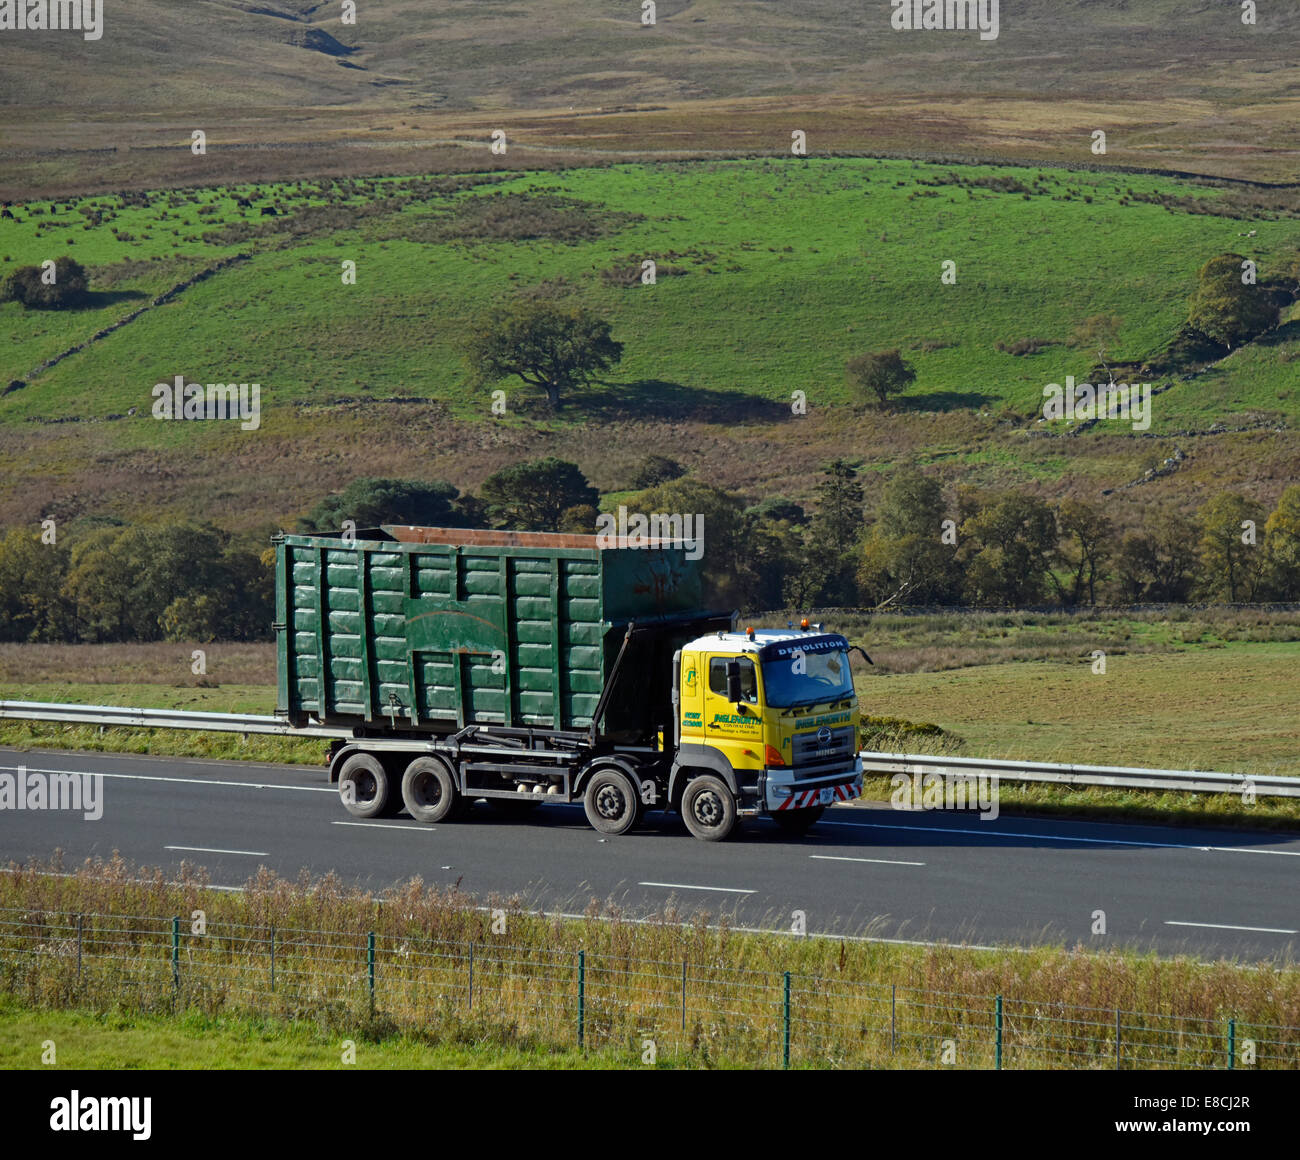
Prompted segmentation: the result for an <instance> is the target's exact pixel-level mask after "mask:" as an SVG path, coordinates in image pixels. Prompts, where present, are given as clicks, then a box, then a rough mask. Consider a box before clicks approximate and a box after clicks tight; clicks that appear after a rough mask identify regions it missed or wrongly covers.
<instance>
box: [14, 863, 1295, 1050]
mask: <svg viewBox="0 0 1300 1160" xmlns="http://www.w3.org/2000/svg"><path fill="white" fill-rule="evenodd" d="M479 901H480V900H477V899H475V898H473V897H470V896H467V895H465V894H462V893H460V892H459V891H458V890H456V889H455V888H451V889H439V888H436V887H430V886H428V885H426V884H425V883H423V882H422V881H421V880H419V879H412V880H410V881H407V882H403V883H399V884H396V885H395V886H394V887H392V888H391V889H390V890H389V891H388V892H386V894H385V896H384V899H383V901H382V903H378V902H377V901H376V900H375V899H374V898H373V897H371V896H370V895H369V894H367V893H365V892H364V891H362V890H360V889H359V888H356V887H346V886H344V885H343V884H342V883H340V882H339V880H338V879H337V878H335V877H334V876H333V875H327V876H325V877H322V878H315V879H312V878H310V877H309V876H308V875H305V874H304V875H303V876H301V877H300V878H299V879H297V880H294V881H289V880H285V879H280V878H278V877H276V876H275V875H273V874H270V873H269V872H266V871H265V870H262V871H259V873H258V875H257V876H255V877H254V878H252V879H250V880H249V882H248V883H247V885H246V887H245V889H244V890H242V891H239V892H229V891H220V892H218V891H214V890H211V889H209V888H208V887H207V884H206V879H205V877H204V876H203V874H202V872H198V873H196V872H193V871H192V870H187V869H185V868H182V872H181V876H180V878H179V879H171V880H169V879H167V878H165V877H164V876H163V874H162V873H161V871H158V870H152V869H148V868H139V867H135V866H132V865H130V864H128V863H126V862H125V861H123V860H121V859H120V858H117V857H114V858H113V859H112V860H110V861H108V862H104V861H99V860H96V861H88V862H87V863H85V864H84V865H83V866H81V867H80V868H78V869H77V870H75V871H74V872H71V873H66V872H63V870H62V867H60V866H59V865H58V864H57V863H55V864H53V865H49V866H22V867H20V866H16V865H11V866H10V867H9V868H8V870H7V872H6V873H3V874H0V993H3V994H4V995H6V996H8V999H7V1000H6V1003H7V1006H4V1005H0V1044H8V1043H13V1044H14V1045H15V1048H16V1050H17V1054H18V1055H19V1057H20V1058H22V1057H23V1053H24V1052H25V1053H26V1054H27V1055H28V1056H29V1055H30V1053H31V1051H32V1050H33V1048H32V1044H33V1043H40V1042H43V1041H44V1040H46V1039H50V1038H54V1039H55V1042H56V1046H58V1044H59V1040H58V1035H57V1034H56V1032H59V1031H60V1029H61V1028H65V1029H66V1030H67V1032H68V1034H69V1035H70V1039H69V1040H68V1041H67V1043H65V1045H64V1046H65V1048H66V1047H67V1046H68V1045H70V1046H71V1050H72V1052H73V1053H74V1056H75V1053H76V1052H78V1051H83V1052H86V1053H87V1054H86V1056H85V1058H86V1059H90V1058H108V1056H104V1057H95V1056H93V1055H91V1054H90V1053H92V1052H93V1051H95V1050H102V1051H104V1052H107V1053H111V1052H112V1051H113V1050H114V1049H113V1048H112V1047H111V1046H110V1045H108V1044H107V1043H106V1042H105V1039H104V1038H101V1039H100V1041H99V1043H100V1046H99V1047H98V1048H96V1047H95V1045H94V1043H93V1042H92V1041H91V1040H93V1039H94V1035H93V1034H92V1033H94V1032H96V1030H98V1031H99V1032H101V1033H102V1034H103V1036H104V1037H107V1036H109V1035H110V1033H116V1032H119V1031H120V1032H126V1033H127V1038H126V1039H125V1040H124V1041H123V1042H124V1044H125V1046H124V1047H122V1048H121V1050H120V1051H119V1053H118V1054H117V1055H116V1056H112V1058H114V1059H116V1060H117V1061H118V1062H117V1064H115V1066H129V1063H130V1060H131V1059H137V1060H138V1059H140V1058H141V1055H144V1056H149V1057H150V1059H151V1062H152V1053H153V1052H155V1051H157V1052H158V1053H159V1054H160V1058H161V1060H163V1061H164V1063H163V1064H160V1065H170V1064H173V1063H175V1064H183V1065H186V1066H205V1065H207V1064H208V1063H209V1062H210V1063H211V1064H212V1065H213V1066H230V1065H234V1066H247V1065H252V1064H253V1063H254V1062H256V1065H257V1066H263V1065H265V1066H277V1065H280V1064H284V1065H289V1064H290V1063H291V1061H294V1060H303V1061H305V1062H306V1064H307V1065H308V1066H335V1065H336V1063H341V1062H342V1060H341V1056H340V1055H339V1054H338V1053H339V1052H340V1051H341V1044H342V1041H343V1040H345V1039H347V1040H352V1041H353V1042H354V1043H356V1044H358V1045H359V1048H358V1058H359V1059H360V1058H361V1057H362V1056H363V1055H364V1054H365V1052H366V1051H369V1050H371V1048H369V1047H365V1048H363V1047H361V1046H360V1045H363V1044H370V1045H377V1046H376V1047H375V1048H374V1050H375V1054H374V1055H373V1056H370V1057H368V1058H369V1060H370V1063H372V1064H373V1065H375V1066H401V1065H405V1064H411V1065H414V1063H415V1061H416V1060H421V1059H422V1060H426V1061H429V1062H433V1063H438V1064H445V1063H450V1062H453V1061H462V1060H463V1061H465V1062H466V1065H469V1066H473V1065H474V1061H476V1060H479V1061H490V1062H491V1063H492V1064H493V1065H501V1066H508V1065H509V1064H510V1063H512V1062H517V1063H522V1064H526V1065H528V1066H532V1065H534V1063H542V1064H543V1065H547V1066H559V1067H564V1066H570V1065H571V1064H572V1063H574V1062H577V1060H576V1058H570V1057H569V1056H567V1055H566V1054H565V1053H566V1052H569V1053H572V1052H573V1051H574V1050H575V1049H578V1050H583V1049H585V1050H586V1051H590V1052H595V1053H597V1055H598V1056H599V1058H598V1059H595V1060H588V1061H587V1062H590V1063H592V1064H594V1065H597V1066H610V1065H618V1064H633V1065H639V1064H640V1063H641V1059H640V1055H641V1053H642V1052H643V1051H644V1046H645V1044H646V1042H647V1041H650V1042H651V1043H653V1044H654V1045H655V1055H656V1057H657V1058H656V1061H657V1062H658V1061H662V1062H664V1063H669V1062H670V1061H676V1062H678V1063H686V1064H688V1065H689V1066H696V1067H701V1066H702V1067H716V1066H723V1067H726V1066H749V1067H778V1066H781V1063H782V1058H783V1050H782V1044H783V1030H782V1028H783V1015H782V1011H783V1004H784V1011H785V1015H784V1019H785V1024H784V1026H785V1029H786V1030H785V1032H784V1037H785V1042H788V1043H791V1044H792V1045H793V1046H792V1047H791V1048H790V1049H788V1061H789V1064H790V1065H791V1066H795V1067H841V1066H858V1067H862V1066H869V1067H881V1068H898V1067H902V1068H909V1067H912V1068H914V1067H930V1066H935V1065H941V1064H950V1065H956V1066H958V1067H975V1068H984V1067H991V1066H993V1065H994V1062H995V1056H994V1052H993V1048H994V1041H995V1037H998V1036H1000V1042H1002V1043H1003V1045H1004V1048H1005V1053H1004V1057H1003V1058H1004V1060H1005V1065H1006V1066H1015V1067H1046V1068H1077V1067H1082V1068H1098V1067H1101V1068H1109V1067H1113V1066H1116V1064H1117V1061H1118V1060H1120V1059H1121V1057H1122V1062H1123V1066H1125V1067H1133V1068H1144V1067H1161V1066H1166V1067H1178V1068H1186V1067H1190V1068H1205V1067H1220V1066H1223V1065H1224V1052H1225V1044H1228V1043H1230V1042H1231V1041H1232V1039H1231V1036H1232V1035H1233V1031H1232V1030H1231V1029H1232V1028H1233V1027H1234V1026H1235V1029H1236V1032H1235V1033H1236V1034H1237V1035H1238V1036H1240V1037H1241V1040H1242V1041H1245V1040H1249V1041H1250V1042H1251V1043H1252V1044H1254V1045H1255V1047H1256V1048H1257V1053H1258V1059H1257V1063H1258V1066H1260V1067H1276V1066H1295V1063H1296V1060H1297V1054H1296V1053H1297V1051H1300V970H1297V969H1296V968H1295V967H1293V966H1291V965H1288V964H1272V963H1267V964H1258V965H1254V966H1247V965H1244V964H1238V963H1235V962H1231V961H1226V960H1224V961H1219V962H1215V963H1206V962H1202V961H1198V960H1197V959H1196V958H1193V957H1190V956H1188V957H1176V958H1160V957H1157V956H1155V955H1153V954H1148V953H1143V952H1139V951H1136V950H1133V949H1126V948H1124V947H1122V946H1118V945H1107V940H1106V939H1105V938H1100V939H1094V940H1093V941H1094V943H1095V944H1096V946H1095V947H1084V946H1082V945H1080V946H1077V947H1074V948H1069V947H1065V946H1038V947H1027V948H1018V949H1017V950H1016V951H1015V952H1014V953H1009V952H1008V951H1005V950H990V949H971V948H963V947H956V946H946V945H945V946H926V945H900V944H893V943H868V942H861V941H849V940H839V939H836V938H815V939H808V938H790V937H785V936H780V935H773V934H755V933H751V932H740V931H736V930H734V929H731V928H730V927H729V925H728V923H727V922H726V920H725V917H723V918H722V919H720V920H719V921H717V922H715V923H710V921H709V919H708V916H705V915H700V916H697V917H695V918H693V919H692V920H691V921H690V922H689V923H685V922H682V921H681V919H680V915H679V914H678V913H676V912H675V911H674V910H673V909H671V904H670V905H669V907H668V908H666V909H665V910H664V911H663V912H662V913H661V914H660V915H658V916H657V917H656V918H655V919H654V920H652V921H649V922H631V921H628V920H627V919H626V918H625V917H624V916H623V915H622V914H621V913H620V911H619V910H618V909H617V908H616V907H614V906H613V905H605V906H602V905H601V903H600V902H599V900H597V899H594V898H593V900H592V903H591V905H590V906H589V908H588V910H587V913H586V915H585V916H584V917H583V918H561V917H559V916H546V915H540V914H536V913H530V912H526V911H524V910H523V909H521V906H520V903H519V901H518V900H511V899H489V900H486V901H487V902H488V903H489V904H490V906H489V907H484V906H481V905H478V903H479ZM128 916H129V917H128ZM169 916H187V917H185V918H182V919H176V920H173V918H172V917H169ZM200 916H201V918H202V929H196V928H195V927H194V926H192V925H191V922H192V920H194V919H196V918H199V917H200ZM273 948H274V951H273ZM368 962H369V967H368V966H367V963H368ZM368 974H369V979H370V982H369V986H368V984H367V976H368ZM783 980H784V983H783ZM783 986H784V996H785V997H784V999H783V998H782V995H783ZM994 996H998V997H999V998H998V1009H1000V1010H1002V1011H1003V1013H1004V1015H1005V1022H999V1021H998V1020H995V1003H994ZM68 1012H81V1014H80V1015H76V1016H70V1015H67V1014H66V1013H68ZM88 1012H94V1013H95V1015H90V1014H87V1013H88ZM47 1016H49V1017H50V1018H48V1019H47ZM51 1019H52V1020H54V1021H53V1022H51V1021H50V1020H51ZM64 1019H66V1020H68V1022H60V1021H59V1020H64ZM1230 1021H1235V1023H1233V1022H1230ZM1121 1025H1122V1029H1123V1030H1122V1034H1116V1032H1115V1028H1116V1027H1117V1026H1121ZM999 1026H1001V1028H1002V1030H1001V1031H998V1030H997V1028H998V1027H999ZM6 1028H7V1029H6ZM83 1032H84V1033H86V1035H87V1036H88V1037H89V1038H79V1037H78V1035H79V1034H80V1033H83ZM584 1033H585V1036H584ZM187 1036H189V1037H190V1038H189V1039H188V1041H187ZM187 1042H188V1046H187V1045H186V1044H187ZM426 1046H430V1047H432V1048H434V1049H435V1050H434V1051H433V1053H432V1054H430V1055H421V1054H420V1053H421V1052H422V1050H423V1049H424V1047H426ZM122 1052H126V1053H128V1054H126V1055H123V1054H122ZM948 1052H951V1057H950V1058H949V1057H946V1053H948ZM130 1053H141V1054H134V1055H133V1054H130ZM602 1053H603V1054H602ZM5 1054H13V1053H12V1052H9V1051H7V1050H6V1052H5ZM59 1062H60V1063H62V1064H64V1065H69V1064H72V1063H73V1062H74V1061H73V1058H69V1057H68V1055H67V1054H66V1052H65V1054H64V1055H63V1056H62V1057H61V1058H60V1060H59ZM646 1062H648V1061H646ZM1255 1062H1256V1061H1254V1060H1252V1066H1253V1065H1254V1063H1255ZM27 1065H28V1066H31V1064H30V1063H28V1064H27Z"/></svg>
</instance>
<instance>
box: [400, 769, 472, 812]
mask: <svg viewBox="0 0 1300 1160" xmlns="http://www.w3.org/2000/svg"><path fill="white" fill-rule="evenodd" d="M402 801H404V802H405V803H406V812H407V813H408V814H410V815H411V817H413V818H414V819H415V820H416V821H417V822H428V823H433V822H446V821H454V820H455V819H456V818H457V817H459V816H461V815H462V814H464V812H465V810H464V806H463V805H462V803H461V799H460V795H459V793H457V791H456V779H455V778H454V777H453V776H452V774H451V770H450V769H449V768H448V767H447V765H446V763H445V762H442V761H439V760H438V758H436V757H417V758H416V759H415V760H414V761H412V762H411V764H410V765H408V766H407V767H406V772H405V773H404V774H402Z"/></svg>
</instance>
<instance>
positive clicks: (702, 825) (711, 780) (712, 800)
mask: <svg viewBox="0 0 1300 1160" xmlns="http://www.w3.org/2000/svg"><path fill="white" fill-rule="evenodd" d="M682 818H683V819H684V820H685V822H686V828H687V829H688V830H690V832H691V833H692V834H694V835H695V836H696V837H697V838H699V839H701V840H702V841H705V842H721V841H723V840H724V839H726V838H729V837H730V836H731V834H732V832H733V831H734V830H735V828H736V799H735V797H734V795H733V794H732V792H731V790H730V789H729V788H728V786H727V783H726V782H725V781H723V780H722V778H720V777H715V776H714V775H713V774H711V773H705V774H701V775H700V776H699V777H697V778H694V779H693V780H692V781H691V783H690V784H689V785H688V786H687V787H686V792H685V793H684V794H682Z"/></svg>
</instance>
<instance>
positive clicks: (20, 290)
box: [0, 257, 90, 310]
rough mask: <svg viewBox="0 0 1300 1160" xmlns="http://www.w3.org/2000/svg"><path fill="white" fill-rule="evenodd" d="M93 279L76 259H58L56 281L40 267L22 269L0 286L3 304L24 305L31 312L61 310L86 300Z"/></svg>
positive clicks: (55, 261)
mask: <svg viewBox="0 0 1300 1160" xmlns="http://www.w3.org/2000/svg"><path fill="white" fill-rule="evenodd" d="M89 286H90V279H89V277H88V276H87V274H86V270H85V267H83V266H82V264H81V263H80V262H78V261H77V260H76V259H75V258H67V257H64V258H55V259H54V270H53V281H50V276H49V274H47V273H46V271H45V269H44V268H43V267H41V266H19V267H18V269H16V270H15V271H14V272H13V273H12V274H10V275H9V277H8V278H6V279H5V281H4V284H3V286H0V302H21V303H22V304H23V305H24V306H25V307H27V309H29V310H59V309H62V308H63V307H67V306H77V305H79V304H80V303H81V302H82V301H84V300H85V297H86V291H87V290H88V288H89Z"/></svg>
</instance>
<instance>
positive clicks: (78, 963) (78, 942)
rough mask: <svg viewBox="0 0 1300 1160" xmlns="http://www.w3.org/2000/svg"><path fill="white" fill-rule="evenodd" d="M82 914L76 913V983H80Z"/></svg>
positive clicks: (83, 916)
mask: <svg viewBox="0 0 1300 1160" xmlns="http://www.w3.org/2000/svg"><path fill="white" fill-rule="evenodd" d="M84 918H85V915H84V914H79V915H77V983H78V985H80V983H81V923H82V919H84Z"/></svg>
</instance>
